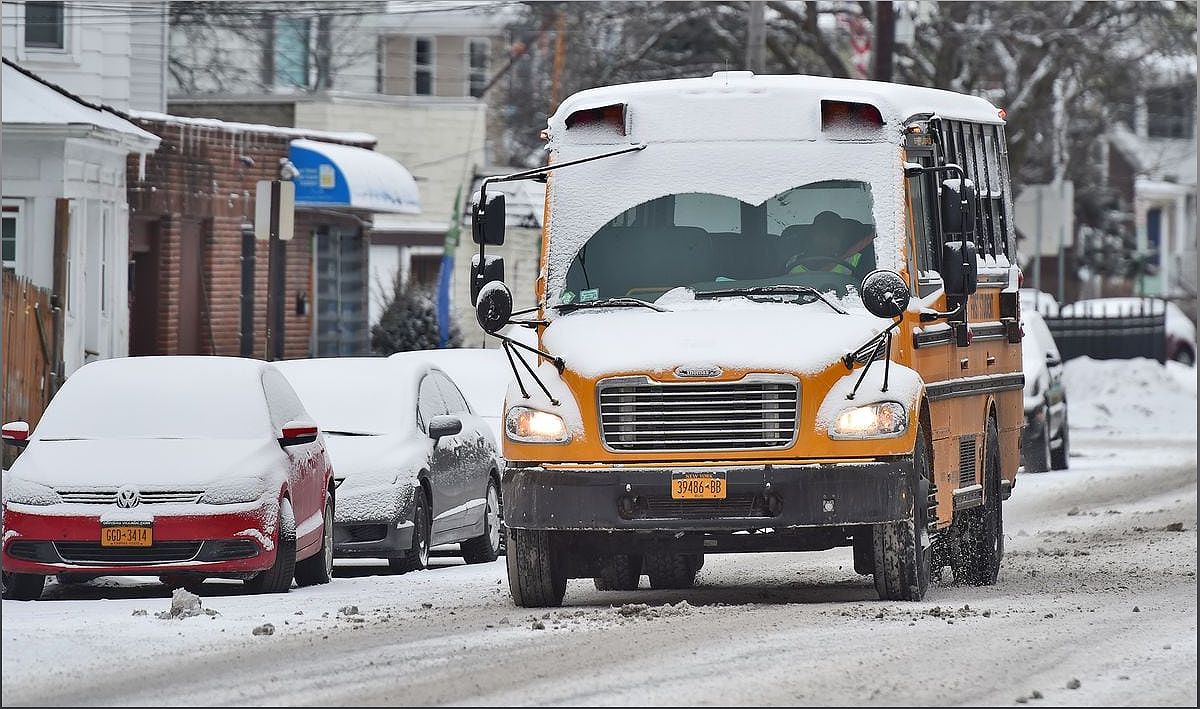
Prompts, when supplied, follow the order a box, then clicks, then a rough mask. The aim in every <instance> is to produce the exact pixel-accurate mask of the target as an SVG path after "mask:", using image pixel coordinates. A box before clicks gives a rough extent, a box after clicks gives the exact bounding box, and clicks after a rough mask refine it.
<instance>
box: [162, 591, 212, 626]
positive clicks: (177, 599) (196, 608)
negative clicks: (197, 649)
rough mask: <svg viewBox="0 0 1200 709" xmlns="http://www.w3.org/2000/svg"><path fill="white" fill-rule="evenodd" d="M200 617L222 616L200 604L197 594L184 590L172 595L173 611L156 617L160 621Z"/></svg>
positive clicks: (164, 612)
mask: <svg viewBox="0 0 1200 709" xmlns="http://www.w3.org/2000/svg"><path fill="white" fill-rule="evenodd" d="M198 615H207V616H210V617H211V616H215V615H220V614H219V613H217V611H214V610H212V609H211V608H204V607H203V606H202V604H201V602H200V597H199V596H197V595H196V594H194V593H192V592H191V591H187V590H184V589H182V588H177V589H175V591H174V592H173V593H172V594H171V610H169V611H163V612H162V613H155V614H154V617H156V618H158V619H160V620H170V619H172V618H174V619H177V620H181V619H183V618H191V617H193V616H198Z"/></svg>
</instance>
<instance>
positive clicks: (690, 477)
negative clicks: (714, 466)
mask: <svg viewBox="0 0 1200 709" xmlns="http://www.w3.org/2000/svg"><path fill="white" fill-rule="evenodd" d="M671 499H672V500H724V499H725V473H724V472H723V471H722V472H710V473H671Z"/></svg>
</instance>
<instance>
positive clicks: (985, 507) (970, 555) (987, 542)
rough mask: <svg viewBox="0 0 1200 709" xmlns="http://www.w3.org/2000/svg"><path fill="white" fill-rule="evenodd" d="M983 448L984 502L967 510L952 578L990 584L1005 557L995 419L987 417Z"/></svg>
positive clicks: (998, 449)
mask: <svg viewBox="0 0 1200 709" xmlns="http://www.w3.org/2000/svg"><path fill="white" fill-rule="evenodd" d="M986 436H987V437H986V440H985V441H984V449H983V504H982V505H981V506H979V507H973V508H971V509H969V510H967V511H966V512H965V513H964V514H963V515H962V517H961V518H960V519H959V520H958V521H957V522H956V524H959V525H961V529H960V530H959V538H958V545H957V547H958V548H957V553H956V554H955V555H954V559H953V566H954V580H955V581H958V582H961V583H968V584H971V585H972V586H991V585H992V584H994V583H996V577H997V576H998V575H999V573H1000V560H1001V559H1002V558H1003V557H1004V509H1003V507H1002V506H1001V501H1000V436H999V434H998V433H997V431H996V421H995V419H988V425H987V434H986Z"/></svg>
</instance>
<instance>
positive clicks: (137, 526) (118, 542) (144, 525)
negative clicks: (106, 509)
mask: <svg viewBox="0 0 1200 709" xmlns="http://www.w3.org/2000/svg"><path fill="white" fill-rule="evenodd" d="M152 544H154V527H153V523H152V522H105V523H104V524H103V525H102V526H101V527H100V546H102V547H148V546H150V545H152Z"/></svg>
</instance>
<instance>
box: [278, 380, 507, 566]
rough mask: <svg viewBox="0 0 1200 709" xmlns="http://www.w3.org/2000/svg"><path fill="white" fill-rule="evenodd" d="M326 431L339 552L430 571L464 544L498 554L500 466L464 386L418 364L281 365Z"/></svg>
mask: <svg viewBox="0 0 1200 709" xmlns="http://www.w3.org/2000/svg"><path fill="white" fill-rule="evenodd" d="M276 366H277V367H278V368H279V370H280V371H281V372H283V374H284V376H286V377H287V378H288V381H290V382H291V384H292V386H293V387H294V388H295V389H296V393H297V394H299V396H300V399H301V400H302V401H303V402H304V406H305V408H306V409H308V411H309V412H311V414H312V416H313V418H314V420H315V421H316V422H317V425H318V426H320V427H321V429H322V431H323V433H324V435H325V440H326V445H327V446H328V448H329V454H330V456H331V458H332V462H333V471H334V478H335V480H337V481H338V488H337V500H338V504H337V510H336V517H335V523H334V553H335V554H336V555H337V556H343V557H350V556H352V557H372V558H387V559H388V561H389V564H390V566H391V567H392V568H393V569H395V570H397V571H410V570H415V569H423V568H425V567H426V566H427V565H428V563H429V549H430V547H432V546H437V545H439V544H451V543H460V544H461V549H462V555H463V558H464V559H465V560H466V561H467V563H477V562H486V561H493V560H495V559H496V557H497V556H498V555H499V552H500V546H501V541H500V533H501V529H500V474H499V471H500V469H501V466H500V464H499V458H498V454H497V451H496V445H495V442H494V440H493V438H492V433H491V430H490V429H489V428H488V426H487V424H486V423H485V422H484V421H483V419H482V418H480V417H479V416H478V415H477V414H476V413H475V412H474V411H472V409H471V406H470V405H469V404H468V403H467V401H466V399H465V398H464V397H463V395H462V393H461V392H460V391H459V389H458V387H457V386H455V384H454V382H452V381H451V380H450V378H449V377H447V376H446V374H445V373H444V372H442V371H441V370H440V369H438V368H437V367H434V366H431V365H430V364H429V363H427V362H424V361H421V360H420V359H416V358H396V357H391V358H384V357H377V358H372V357H343V358H336V359H307V360H292V361H287V362H277V363H276Z"/></svg>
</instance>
